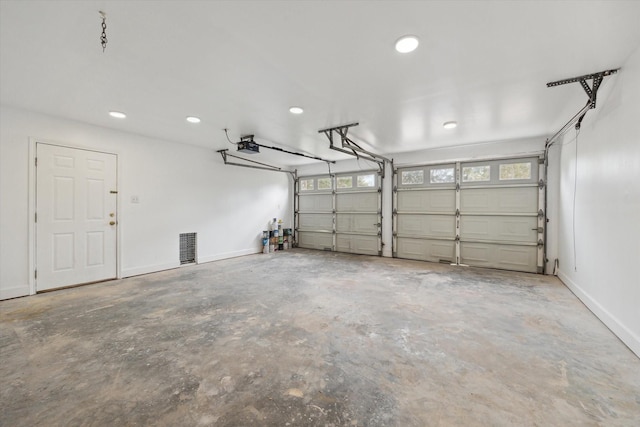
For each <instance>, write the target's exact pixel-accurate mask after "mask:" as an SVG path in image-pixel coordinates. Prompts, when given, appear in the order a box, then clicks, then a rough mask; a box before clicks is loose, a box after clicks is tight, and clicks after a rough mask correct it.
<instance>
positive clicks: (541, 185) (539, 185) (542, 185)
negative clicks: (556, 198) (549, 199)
mask: <svg viewBox="0 0 640 427" xmlns="http://www.w3.org/2000/svg"><path fill="white" fill-rule="evenodd" d="M538 188H539V189H541V190H542V189H543V188H544V181H543V180H540V182H538Z"/></svg>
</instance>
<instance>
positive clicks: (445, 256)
mask: <svg viewBox="0 0 640 427" xmlns="http://www.w3.org/2000/svg"><path fill="white" fill-rule="evenodd" d="M455 253H456V249H455V242H454V241H453V240H450V241H449V240H429V239H410V238H403V237H398V253H397V256H398V257H399V258H406V259H416V260H420V261H432V262H440V261H447V262H453V260H454V259H455Z"/></svg>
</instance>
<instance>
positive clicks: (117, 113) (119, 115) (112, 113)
mask: <svg viewBox="0 0 640 427" xmlns="http://www.w3.org/2000/svg"><path fill="white" fill-rule="evenodd" d="M109 115H110V116H111V117H115V118H116V119H124V118H126V117H127V115H126V114H125V113H121V112H120V111H109Z"/></svg>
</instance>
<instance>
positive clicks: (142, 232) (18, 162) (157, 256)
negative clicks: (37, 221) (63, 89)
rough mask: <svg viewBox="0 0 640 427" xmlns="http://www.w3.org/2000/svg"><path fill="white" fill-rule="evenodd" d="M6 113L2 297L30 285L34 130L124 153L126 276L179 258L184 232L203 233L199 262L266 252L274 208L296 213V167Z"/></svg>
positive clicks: (1, 171) (122, 263) (0, 149)
mask: <svg viewBox="0 0 640 427" xmlns="http://www.w3.org/2000/svg"><path fill="white" fill-rule="evenodd" d="M1 113H2V114H1V117H2V126H1V127H0V129H1V130H0V194H1V195H2V200H1V204H0V236H1V239H0V299H6V298H12V297H17V296H23V295H28V294H29V291H30V288H29V286H30V280H32V279H31V277H32V274H33V272H30V271H29V245H30V237H29V225H30V224H29V219H30V217H29V186H30V183H29V179H30V177H29V164H30V159H29V156H30V153H29V145H30V138H36V140H37V141H42V142H48V143H52V144H59V145H68V146H72V147H76V148H86V149H93V150H101V151H106V152H113V153H115V154H117V155H118V181H119V188H118V191H119V194H118V196H119V197H118V214H119V218H118V219H119V227H120V230H119V233H118V236H119V239H120V243H119V248H120V252H119V266H118V270H119V273H120V276H121V277H127V276H133V275H138V274H144V273H150V272H155V271H160V270H165V269H169V268H174V267H178V266H179V265H180V262H179V244H178V243H179V237H178V236H179V234H180V233H190V232H196V233H197V235H198V238H197V258H198V262H208V261H214V260H217V259H223V258H230V257H234V256H240V255H247V254H251V253H257V252H260V251H261V250H262V246H261V245H262V242H261V240H262V230H265V229H266V227H267V225H268V221H269V219H270V218H273V217H277V218H282V220H283V222H284V224H286V226H290V225H288V224H291V223H292V211H293V205H292V203H293V201H292V198H291V197H290V194H292V193H293V191H292V179H291V178H290V177H289V176H288V174H285V173H276V172H269V171H260V170H254V169H248V168H240V167H235V166H226V165H224V164H223V163H222V159H221V157H220V155H219V154H218V153H216V152H215V150H213V149H206V148H200V147H196V146H191V145H186V144H179V143H174V142H168V141H162V140H157V139H151V138H146V137H142V136H137V135H133V134H129V133H124V132H119V131H115V130H110V129H106V128H102V127H97V126H92V125H89V124H84V123H80V122H74V121H70V120H64V119H59V118H54V117H50V116H45V115H41V114H37V113H33V112H27V111H24V110H19V109H15V108H10V107H6V106H3V107H2V109H1ZM37 138H43V139H42V140H40V139H37ZM132 196H138V198H139V203H132V201H131V197H132Z"/></svg>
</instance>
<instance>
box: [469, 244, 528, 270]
mask: <svg viewBox="0 0 640 427" xmlns="http://www.w3.org/2000/svg"><path fill="white" fill-rule="evenodd" d="M460 246H461V248H460V254H461V255H460V256H461V262H462V264H467V265H473V266H478V267H490V268H500V269H504V270H515V271H526V272H530V273H536V272H537V265H536V264H537V254H538V250H537V247H536V246H517V245H499V244H490V243H466V242H462V243H460Z"/></svg>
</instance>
